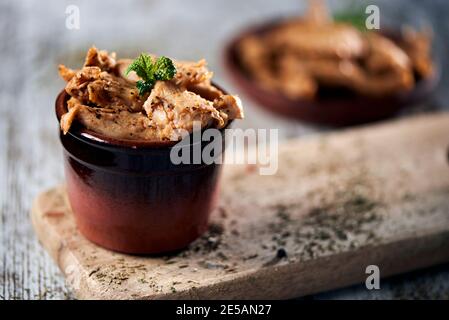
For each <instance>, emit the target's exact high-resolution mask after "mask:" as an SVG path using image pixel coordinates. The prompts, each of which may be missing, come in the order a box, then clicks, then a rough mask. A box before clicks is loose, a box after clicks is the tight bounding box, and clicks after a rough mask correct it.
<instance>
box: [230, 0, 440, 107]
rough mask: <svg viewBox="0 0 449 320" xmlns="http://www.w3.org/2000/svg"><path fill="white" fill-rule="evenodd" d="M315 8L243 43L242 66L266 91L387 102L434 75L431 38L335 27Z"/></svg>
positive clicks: (313, 2) (317, 3) (313, 0)
mask: <svg viewBox="0 0 449 320" xmlns="http://www.w3.org/2000/svg"><path fill="white" fill-rule="evenodd" d="M309 2H310V5H309V10H308V12H307V13H306V15H305V16H303V17H299V18H297V19H290V20H288V21H286V22H284V23H282V24H280V25H278V26H277V27H275V28H272V29H271V30H268V31H265V32H261V33H259V34H249V35H247V36H245V37H243V38H242V39H241V40H240V42H239V44H238V48H237V53H238V56H239V60H240V63H241V65H242V66H243V69H244V70H246V71H247V73H248V74H249V75H250V76H251V77H252V78H253V79H254V80H255V81H256V82H257V83H258V84H259V85H260V86H261V87H263V88H265V89H268V90H272V91H280V92H282V93H283V94H285V95H286V96H287V97H290V98H292V99H313V98H314V97H316V95H317V93H318V92H319V89H320V88H321V87H323V88H335V87H338V88H340V87H344V88H347V89H350V90H352V91H353V92H355V93H356V94H362V95H368V96H386V95H391V94H396V93H401V92H408V91H410V90H411V89H413V87H414V85H415V83H416V81H417V80H418V79H417V78H416V75H418V77H421V78H424V79H426V78H429V77H431V76H432V75H433V74H434V66H433V63H432V59H431V37H430V35H429V32H417V31H415V30H413V29H411V28H405V29H404V30H403V34H402V38H401V37H399V38H398V39H396V38H394V39H393V38H389V37H387V36H386V35H384V34H381V33H379V32H374V31H364V32H361V31H359V30H358V29H357V28H356V27H355V26H353V25H351V24H347V23H343V22H335V21H333V19H332V17H331V16H330V15H329V12H328V9H327V8H326V6H325V5H324V3H323V1H322V0H310V1H309Z"/></svg>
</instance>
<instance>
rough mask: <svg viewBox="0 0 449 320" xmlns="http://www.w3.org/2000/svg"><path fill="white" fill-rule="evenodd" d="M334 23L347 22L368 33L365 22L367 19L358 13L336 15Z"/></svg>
mask: <svg viewBox="0 0 449 320" xmlns="http://www.w3.org/2000/svg"><path fill="white" fill-rule="evenodd" d="M333 18H334V21H336V22H345V23H349V24H351V25H353V26H354V27H356V28H357V29H359V30H360V31H366V25H365V20H366V17H365V15H363V14H362V13H359V12H357V11H349V12H339V13H336V14H334V17H333Z"/></svg>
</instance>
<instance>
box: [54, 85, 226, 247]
mask: <svg viewBox="0 0 449 320" xmlns="http://www.w3.org/2000/svg"><path fill="white" fill-rule="evenodd" d="M68 98H69V96H68V94H67V93H66V92H65V91H63V92H61V93H60V94H59V96H58V98H57V100H56V115H57V118H58V120H60V118H61V116H62V115H63V114H64V113H65V112H67V100H68ZM220 133H221V137H222V139H221V141H220V143H221V144H222V146H224V129H222V130H220ZM60 140H61V143H62V146H63V149H64V167H65V177H66V185H67V195H68V200H69V202H70V205H71V208H72V211H73V214H74V216H75V220H76V223H77V226H78V229H79V230H80V232H81V233H82V234H83V235H84V236H85V237H86V238H87V239H89V240H91V241H92V242H94V243H96V244H98V245H100V246H102V247H105V248H107V249H111V250H114V251H119V252H124V253H132V254H156V253H163V252H169V251H174V250H178V249H181V248H184V247H186V246H187V245H188V244H189V243H190V242H192V241H193V240H195V239H196V238H198V237H199V236H200V235H201V234H203V233H204V232H205V231H206V229H207V225H208V218H209V214H210V213H211V211H212V210H213V208H214V206H215V203H216V201H217V196H218V190H217V186H218V181H219V176H220V167H221V165H220V164H218V163H212V164H206V163H204V162H202V160H201V163H198V164H173V163H172V161H171V160H170V152H171V150H172V149H173V148H176V147H177V145H176V143H175V142H149V141H134V140H117V139H111V138H108V137H106V136H103V135H100V134H97V133H95V132H92V131H90V130H88V129H86V128H84V127H81V126H79V125H76V124H74V125H72V127H71V128H70V130H69V132H68V133H67V134H65V135H64V134H62V132H60ZM191 140H192V139H191ZM199 143H200V145H201V148H204V147H205V146H207V145H208V143H209V142H201V141H200V142H199ZM193 144H194V143H191V145H189V146H187V147H193ZM221 150H223V151H224V147H223V148H222V149H221ZM221 150H220V154H216V155H214V156H221V152H222V151H221Z"/></svg>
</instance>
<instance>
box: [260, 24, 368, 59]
mask: <svg viewBox="0 0 449 320" xmlns="http://www.w3.org/2000/svg"><path fill="white" fill-rule="evenodd" d="M266 39H267V43H266V45H268V46H271V47H278V48H282V50H289V51H292V52H295V53H296V54H298V55H300V56H302V57H317V56H320V57H330V58H339V59H349V58H357V57H360V56H362V55H363V53H364V52H365V49H366V47H365V41H364V40H363V37H362V34H361V33H360V31H358V30H357V29H356V28H354V27H353V26H351V25H347V24H343V23H335V24H324V25H314V24H307V23H295V24H286V25H284V26H281V27H279V28H277V29H276V30H274V31H272V32H270V33H269V34H268V35H267V38H266Z"/></svg>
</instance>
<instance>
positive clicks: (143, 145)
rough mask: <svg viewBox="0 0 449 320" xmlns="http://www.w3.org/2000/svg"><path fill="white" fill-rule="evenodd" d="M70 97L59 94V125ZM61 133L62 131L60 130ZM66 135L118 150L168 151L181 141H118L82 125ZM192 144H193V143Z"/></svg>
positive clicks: (57, 100) (57, 101)
mask: <svg viewBox="0 0 449 320" xmlns="http://www.w3.org/2000/svg"><path fill="white" fill-rule="evenodd" d="M212 85H213V86H214V87H216V88H217V89H219V90H220V91H222V92H223V94H227V92H226V91H225V90H223V89H222V88H221V87H220V86H218V85H216V84H215V83H214V82H212ZM69 97H70V95H69V94H68V93H67V92H66V90H65V89H62V91H61V92H60V93H59V94H58V96H57V97H56V102H55V113H56V118H57V120H58V123H59V122H60V121H61V117H62V115H64V114H65V113H67V100H68V99H69ZM233 121H234V120H233V119H232V120H230V121H229V122H228V123H227V125H226V126H225V127H223V128H221V129H219V130H220V131H222V130H225V129H227V128H229V127H230V126H231V124H232V122H233ZM59 130H60V133H61V134H63V133H62V132H61V129H60V128H59ZM66 135H70V136H72V137H74V138H75V139H78V140H82V141H85V142H88V143H93V144H95V145H102V146H107V147H118V148H130V149H166V148H172V147H174V146H175V145H176V144H178V143H179V142H180V141H181V140H177V141H151V140H143V139H118V138H112V137H108V136H107V135H104V134H101V133H97V132H95V131H93V130H90V129H88V128H86V127H84V126H81V125H75V126H71V127H70V129H69V131H68V132H67V133H66ZM191 144H192V143H191Z"/></svg>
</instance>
